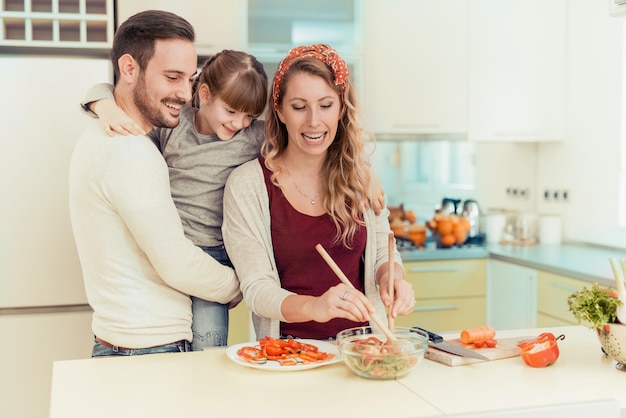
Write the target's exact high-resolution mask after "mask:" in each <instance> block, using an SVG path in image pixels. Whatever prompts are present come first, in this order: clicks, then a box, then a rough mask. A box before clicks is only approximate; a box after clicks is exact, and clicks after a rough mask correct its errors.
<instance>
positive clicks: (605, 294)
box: [567, 283, 622, 329]
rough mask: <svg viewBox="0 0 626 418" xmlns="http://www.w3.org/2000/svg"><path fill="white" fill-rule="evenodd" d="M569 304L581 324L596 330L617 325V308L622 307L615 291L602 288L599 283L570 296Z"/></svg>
mask: <svg viewBox="0 0 626 418" xmlns="http://www.w3.org/2000/svg"><path fill="white" fill-rule="evenodd" d="M567 304H568V305H569V310H570V311H571V312H572V313H573V314H574V317H575V318H576V320H577V321H578V323H579V324H584V325H586V326H587V327H589V328H595V329H605V328H606V326H607V325H608V324H611V323H615V322H616V312H617V308H618V307H619V306H622V302H621V301H620V300H619V299H618V298H617V293H616V292H615V291H614V290H612V289H611V288H610V287H609V288H603V287H600V285H598V283H594V284H593V285H592V286H591V288H587V287H584V288H582V289H581V290H579V291H578V292H574V293H573V294H571V295H570V296H568V298H567Z"/></svg>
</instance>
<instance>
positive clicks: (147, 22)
mask: <svg viewBox="0 0 626 418" xmlns="http://www.w3.org/2000/svg"><path fill="white" fill-rule="evenodd" d="M158 39H187V40H189V41H191V42H194V40H195V32H194V30H193V26H191V24H190V23H189V22H188V21H187V20H185V19H183V18H182V17H180V16H178V15H175V14H174V13H170V12H166V11H163V10H146V11H143V12H139V13H137V14H135V15H133V16H131V17H129V18H128V19H127V20H126V21H125V22H123V23H122V24H121V25H120V27H119V28H117V31H116V32H115V38H114V39H113V48H111V62H112V63H113V71H114V73H115V80H118V79H119V76H120V69H119V67H118V63H117V61H118V60H119V58H120V57H121V56H122V55H124V54H130V55H132V57H133V58H134V59H135V61H137V63H138V64H139V68H140V69H141V70H142V71H143V70H145V69H146V65H147V64H148V61H150V59H151V58H152V56H153V55H154V43H155V41H156V40H158Z"/></svg>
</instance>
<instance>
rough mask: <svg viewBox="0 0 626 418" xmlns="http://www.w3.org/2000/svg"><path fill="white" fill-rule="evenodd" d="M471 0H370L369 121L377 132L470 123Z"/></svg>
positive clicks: (455, 128) (438, 129) (366, 14)
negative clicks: (469, 43)
mask: <svg viewBox="0 0 626 418" xmlns="http://www.w3.org/2000/svg"><path fill="white" fill-rule="evenodd" d="M466 17H467V0H437V1H432V0H388V1H384V2H382V1H368V2H364V4H363V39H364V41H363V62H364V96H363V97H364V98H363V99H362V101H363V104H364V109H365V118H364V121H363V122H364V124H365V126H366V128H367V129H368V130H370V131H373V132H375V133H377V134H385V133H393V134H396V133H400V134H434V135H436V134H442V133H443V134H447V135H448V137H452V135H454V134H458V135H463V136H464V134H465V132H466V130H467V36H466V35H467V19H466Z"/></svg>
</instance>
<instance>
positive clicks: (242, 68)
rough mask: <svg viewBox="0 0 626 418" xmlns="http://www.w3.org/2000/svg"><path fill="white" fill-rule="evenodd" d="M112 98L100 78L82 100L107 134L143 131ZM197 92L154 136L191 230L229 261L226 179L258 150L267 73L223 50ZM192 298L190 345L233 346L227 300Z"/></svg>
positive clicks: (205, 247) (217, 256) (204, 73)
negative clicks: (225, 233)
mask: <svg viewBox="0 0 626 418" xmlns="http://www.w3.org/2000/svg"><path fill="white" fill-rule="evenodd" d="M112 97H113V96H112V86H111V85H108V84H100V85H97V86H95V87H94V88H92V89H91V90H90V91H89V92H88V94H87V99H86V101H85V102H84V103H83V104H82V106H83V108H84V109H85V110H92V111H94V112H95V113H96V114H97V115H98V116H99V117H100V119H101V121H102V123H101V124H102V125H103V127H104V128H105V130H106V131H108V132H109V133H111V132H112V131H114V130H115V131H116V132H117V133H121V134H128V133H131V134H143V132H142V131H141V129H140V128H139V126H138V125H137V124H136V123H135V122H134V121H132V120H131V119H130V118H128V116H127V115H126V114H125V113H123V112H122V110H121V109H119V108H118V107H117V106H116V105H115V102H114V101H113V100H112ZM193 97H194V99H193V104H187V105H185V106H183V107H182V109H181V115H180V123H179V124H178V126H176V127H175V128H173V129H167V128H155V129H153V130H152V131H151V132H150V133H149V136H150V137H151V138H152V139H153V140H154V142H155V144H156V145H157V146H158V147H159V149H160V150H161V153H162V154H163V157H164V158H165V160H166V162H167V165H168V167H169V174H170V187H171V191H172V198H173V200H174V203H175V204H176V208H177V209H178V212H179V215H180V218H181V221H182V224H183V229H184V231H185V235H186V236H187V237H188V238H189V239H190V240H191V241H192V242H193V243H194V244H196V245H197V246H199V247H200V248H202V249H203V250H204V251H205V252H206V253H207V254H210V255H211V256H213V257H214V258H215V259H216V260H217V261H219V262H221V263H222V264H226V265H230V261H229V260H228V255H227V253H226V251H225V249H224V245H223V242H222V232H221V226H222V199H223V193H224V184H225V183H226V179H227V178H228V175H229V174H230V172H231V171H232V170H233V169H234V168H235V167H237V166H239V165H241V164H242V163H244V162H246V161H250V160H252V159H254V158H257V157H258V155H259V149H260V146H261V143H262V141H263V138H264V124H263V122H262V121H259V120H257V118H258V117H259V116H260V115H261V114H262V112H263V109H264V108H265V105H266V103H267V75H266V74H265V71H264V70H263V66H262V65H261V63H260V62H259V61H257V60H256V58H255V57H253V56H252V55H249V54H247V53H245V52H240V51H231V50H224V51H222V52H220V53H218V54H216V55H215V56H213V57H211V58H209V59H208V60H207V61H206V62H205V63H204V65H203V67H202V70H201V71H200V73H199V74H198V75H197V77H196V79H195V82H194V86H193ZM155 228H158V225H155ZM191 300H192V313H193V321H192V331H193V341H192V349H193V350H194V351H195V350H202V349H203V348H205V347H211V346H222V345H227V342H228V340H227V337H228V308H229V307H228V306H227V305H222V304H219V303H216V302H209V301H205V300H202V299H199V298H196V297H193V296H192V297H191ZM236 302H238V301H235V303H234V304H233V305H235V304H236ZM231 307H232V306H231Z"/></svg>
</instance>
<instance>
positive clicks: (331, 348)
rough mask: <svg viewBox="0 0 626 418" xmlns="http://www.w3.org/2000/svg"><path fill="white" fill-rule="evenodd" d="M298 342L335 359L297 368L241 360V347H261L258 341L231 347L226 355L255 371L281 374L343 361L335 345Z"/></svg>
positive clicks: (269, 362)
mask: <svg viewBox="0 0 626 418" xmlns="http://www.w3.org/2000/svg"><path fill="white" fill-rule="evenodd" d="M298 341H299V342H302V343H306V344H311V345H314V346H316V347H317V348H318V349H319V351H323V352H325V353H331V354H334V357H333V358H331V359H329V360H325V361H321V362H319V363H306V364H298V365H296V366H281V365H280V363H279V362H277V361H273V360H268V361H267V362H266V363H264V364H256V363H248V362H247V361H243V360H241V359H240V358H239V356H238V355H237V351H239V349H240V348H241V347H246V346H252V347H258V345H259V342H258V341H254V342H249V343H241V344H235V345H231V346H230V347H228V349H226V355H227V356H228V358H229V359H231V360H232V361H234V362H235V363H237V364H241V365H242V366H246V367H252V368H253V369H262V370H273V371H280V372H292V371H296V370H308V369H314V368H316V367H321V366H326V365H327V364H334V363H337V362H339V361H341V355H340V354H339V349H338V348H337V346H336V345H335V344H333V343H330V342H328V341H320V340H307V339H302V340H301V339H298Z"/></svg>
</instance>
